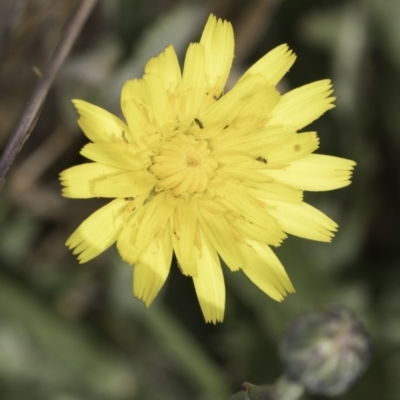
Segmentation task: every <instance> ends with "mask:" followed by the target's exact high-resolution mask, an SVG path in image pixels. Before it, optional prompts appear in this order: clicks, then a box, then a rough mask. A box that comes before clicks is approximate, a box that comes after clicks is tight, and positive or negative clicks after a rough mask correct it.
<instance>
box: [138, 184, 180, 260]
mask: <svg viewBox="0 0 400 400" xmlns="http://www.w3.org/2000/svg"><path fill="white" fill-rule="evenodd" d="M172 211H173V208H172V206H171V205H170V204H169V202H168V201H167V200H166V193H165V192H162V193H160V194H158V195H156V196H154V197H153V198H152V199H151V200H150V201H149V202H147V203H146V204H145V205H144V206H143V207H141V209H140V210H139V212H138V217H137V224H138V232H137V236H136V241H135V250H134V252H133V254H132V258H133V259H134V258H135V257H136V256H137V257H140V256H141V254H142V253H143V252H144V251H146V250H147V249H148V247H149V246H150V244H151V243H152V241H153V240H154V239H156V238H157V237H159V235H161V234H162V233H163V232H164V229H165V228H166V224H167V222H168V220H169V218H170V216H171V214H172ZM132 223H136V222H135V221H132Z"/></svg>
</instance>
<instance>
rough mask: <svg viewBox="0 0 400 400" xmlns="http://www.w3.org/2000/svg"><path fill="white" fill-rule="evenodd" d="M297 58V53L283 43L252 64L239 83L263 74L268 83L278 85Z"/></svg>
mask: <svg viewBox="0 0 400 400" xmlns="http://www.w3.org/2000/svg"><path fill="white" fill-rule="evenodd" d="M295 60H296V55H295V54H294V53H292V51H291V50H290V49H289V47H288V46H287V45H286V44H282V45H280V46H278V47H275V49H273V50H271V51H270V52H269V53H267V54H266V55H265V56H264V57H262V58H261V59H260V60H258V61H257V62H256V63H255V64H254V65H252V66H251V67H250V68H249V69H248V70H247V71H246V73H245V74H244V75H243V76H242V77H241V78H240V80H239V81H238V83H241V82H242V81H243V80H245V79H247V78H249V77H250V76H251V75H255V74H262V75H263V77H264V79H265V80H266V82H267V83H268V85H271V86H276V84H277V83H278V82H279V81H280V80H281V79H282V77H283V76H284V75H285V74H286V72H288V71H289V68H290V67H291V66H292V65H293V63H294V62H295Z"/></svg>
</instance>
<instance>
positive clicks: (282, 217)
mask: <svg viewBox="0 0 400 400" xmlns="http://www.w3.org/2000/svg"><path fill="white" fill-rule="evenodd" d="M233 53H234V38H233V30H232V26H231V24H230V23H229V22H227V21H222V20H217V19H216V17H214V16H213V15H211V16H210V17H209V19H208V21H207V24H206V26H205V29H204V32H203V34H202V37H201V40H200V43H192V44H190V46H189V48H188V50H187V53H186V57H185V62H184V68H183V72H182V73H181V70H180V67H179V63H178V59H177V56H176V54H175V51H174V49H173V47H172V46H169V47H167V48H166V49H165V50H164V51H163V52H162V53H161V54H160V55H159V56H157V57H154V58H152V59H151V60H150V61H149V62H148V63H147V65H146V67H145V74H144V76H143V78H142V79H133V80H131V81H128V82H127V83H126V84H125V85H124V87H123V89H122V95H121V107H122V111H123V114H124V116H125V119H126V121H127V122H126V123H125V122H122V121H121V120H120V119H119V118H117V117H115V116H114V115H112V114H110V113H108V112H107V111H105V110H103V109H101V108H99V107H96V106H94V105H92V104H89V103H87V102H84V101H82V100H74V104H75V106H76V108H77V110H78V112H79V114H80V118H79V120H78V123H79V125H80V127H81V128H82V130H83V132H84V133H85V134H86V136H87V137H88V138H89V139H90V140H91V141H92V143H89V144H87V145H86V146H85V147H84V148H83V149H82V151H81V154H82V155H83V156H85V157H86V158H88V159H89V160H91V161H92V162H90V163H87V164H82V165H78V166H75V167H72V168H69V169H67V170H65V171H63V172H62V173H61V182H62V184H63V185H64V189H63V195H64V196H66V197H72V198H89V197H105V198H111V199H113V200H112V201H110V203H108V204H107V205H106V206H104V207H102V208H100V209H99V210H98V211H96V212H95V213H93V214H92V215H91V216H90V217H89V218H87V219H86V220H85V221H84V222H83V223H82V224H81V225H80V226H79V227H78V229H77V230H76V231H75V232H74V233H73V234H72V235H71V237H70V238H69V239H68V241H67V246H68V247H69V248H71V249H73V253H74V254H76V255H78V260H79V261H80V262H81V263H84V262H87V261H89V260H91V259H92V258H94V257H96V256H98V255H99V254H100V253H102V252H103V251H105V250H106V249H107V248H108V247H110V246H111V245H112V244H114V243H115V242H116V244H117V248H118V250H119V252H120V254H121V257H122V258H123V259H124V260H125V261H127V262H128V263H129V264H131V265H134V274H133V275H134V279H133V292H134V295H135V296H136V297H137V298H138V299H140V300H142V301H143V302H144V303H145V305H146V306H149V305H150V304H151V303H152V301H153V300H154V298H155V297H156V295H157V293H158V292H159V290H160V289H161V287H162V286H163V284H164V282H165V280H166V278H167V276H168V273H169V270H170V266H171V261H172V256H173V253H174V254H175V256H176V258H177V261H178V265H179V268H180V270H181V272H182V273H183V274H184V275H187V276H190V277H192V279H193V283H194V287H195V290H196V293H197V296H198V299H199V302H200V306H201V309H202V311H203V314H204V317H205V320H206V321H207V322H214V323H216V322H217V321H222V319H223V315H224V308H225V287H224V278H223V274H222V268H221V264H220V258H221V259H222V260H223V262H224V263H225V264H226V265H227V266H228V268H229V269H230V270H231V271H237V270H239V269H241V270H242V271H243V272H244V273H245V274H246V275H247V277H248V278H249V279H250V280H251V281H252V282H253V283H254V284H255V285H257V286H258V287H259V288H260V289H261V290H263V291H264V292H265V293H266V294H268V295H269V296H271V297H272V298H273V299H275V300H277V301H281V300H282V299H283V298H284V296H285V295H286V294H287V293H293V292H294V289H293V286H292V284H291V282H290V280H289V278H288V276H287V274H286V272H285V270H284V268H283V266H282V264H281V263H280V262H279V260H278V258H277V257H276V256H275V254H274V253H273V251H272V250H271V248H270V246H279V245H280V244H281V242H282V241H283V239H285V238H286V236H287V234H288V233H289V234H292V235H296V236H300V237H303V238H307V239H312V240H319V241H324V242H329V241H330V240H331V239H332V237H333V236H334V232H335V231H336V229H337V225H336V224H335V222H333V221H332V220H331V219H330V218H328V217H327V216H326V215H324V214H323V213H322V212H320V211H319V210H317V209H315V208H313V207H312V206H310V205H308V204H307V203H305V202H303V191H305V190H309V191H322V190H332V189H338V188H341V187H343V186H347V185H349V184H350V176H351V171H352V169H353V166H354V165H355V163H354V162H353V161H351V160H346V159H343V158H337V157H331V156H326V155H319V154H313V152H314V151H315V150H316V149H317V148H318V143H319V140H318V136H317V134H316V133H315V132H302V133H298V132H297V131H299V130H301V129H302V128H303V127H305V126H306V125H308V124H309V123H311V122H312V121H314V120H315V119H316V118H318V117H319V116H320V115H322V114H323V113H324V112H325V111H327V110H329V109H330V108H332V107H333V104H332V103H333V101H334V97H330V95H331V93H332V89H331V83H330V81H329V80H322V81H318V82H313V83H311V84H308V85H305V86H302V87H300V88H298V89H294V90H292V91H290V92H289V93H286V94H284V95H281V94H280V93H279V92H278V91H277V89H276V85H277V83H278V82H279V81H280V80H281V78H282V77H283V76H284V75H285V74H286V72H288V70H289V68H290V67H291V66H292V64H293V63H294V61H295V55H294V54H293V53H292V52H291V51H290V50H289V49H288V47H287V46H286V45H282V46H279V47H277V48H275V49H274V50H272V51H271V52H269V53H268V54H266V55H265V56H264V57H263V58H261V59H260V60H259V61H258V62H257V63H256V64H254V65H253V66H252V67H251V68H250V69H249V70H248V71H247V72H246V73H245V74H244V75H243V76H242V77H241V79H240V80H239V81H238V82H237V83H236V84H235V86H234V87H233V88H232V90H230V91H229V92H228V93H224V86H225V83H226V80H227V78H228V74H229V71H230V68H231V64H232V60H233Z"/></svg>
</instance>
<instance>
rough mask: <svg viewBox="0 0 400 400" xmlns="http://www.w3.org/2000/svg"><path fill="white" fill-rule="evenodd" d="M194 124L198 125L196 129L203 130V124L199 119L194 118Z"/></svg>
mask: <svg viewBox="0 0 400 400" xmlns="http://www.w3.org/2000/svg"><path fill="white" fill-rule="evenodd" d="M194 122H196V124H197V125H198V127H199V128H200V129H203V128H204V125H203V123H202V122H201V121H200V120H199V119H197V118H195V119H194Z"/></svg>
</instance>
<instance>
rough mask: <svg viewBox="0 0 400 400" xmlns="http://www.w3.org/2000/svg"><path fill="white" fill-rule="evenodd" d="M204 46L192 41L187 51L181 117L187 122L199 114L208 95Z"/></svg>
mask: <svg viewBox="0 0 400 400" xmlns="http://www.w3.org/2000/svg"><path fill="white" fill-rule="evenodd" d="M204 68H205V59H204V47H203V46H202V45H200V44H199V43H191V44H190V45H189V48H188V50H187V52H186V57H185V65H184V68H183V77H182V97H181V104H180V109H179V119H180V120H181V121H184V122H186V123H188V124H189V123H191V122H193V120H194V118H195V117H196V116H197V115H198V113H199V110H200V106H201V103H202V102H203V100H204V98H205V96H206V79H205V78H206V77H205V71H204Z"/></svg>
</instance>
